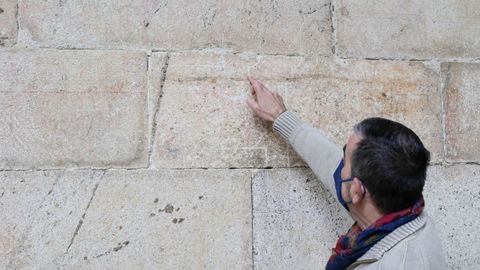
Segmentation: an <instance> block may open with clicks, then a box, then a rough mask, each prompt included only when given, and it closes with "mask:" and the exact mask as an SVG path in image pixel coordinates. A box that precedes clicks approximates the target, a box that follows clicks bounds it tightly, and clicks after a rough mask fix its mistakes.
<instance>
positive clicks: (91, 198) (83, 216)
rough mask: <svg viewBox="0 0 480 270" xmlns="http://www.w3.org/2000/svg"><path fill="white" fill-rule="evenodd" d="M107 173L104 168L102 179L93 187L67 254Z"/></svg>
mask: <svg viewBox="0 0 480 270" xmlns="http://www.w3.org/2000/svg"><path fill="white" fill-rule="evenodd" d="M106 173H107V171H106V170H103V173H102V175H101V176H100V180H98V182H97V183H96V184H95V187H94V188H93V191H92V196H91V197H90V200H89V201H88V204H87V207H85V210H84V211H83V215H82V216H81V217H80V219H79V220H78V224H77V227H76V228H75V231H74V232H73V235H72V238H71V239H70V243H69V244H68V247H67V250H66V251H65V254H67V253H68V251H69V250H70V247H71V246H72V245H73V242H74V240H75V238H76V236H77V234H78V232H79V231H80V228H81V227H82V225H83V222H84V220H85V216H86V215H87V211H88V209H89V208H90V204H91V203H92V201H93V198H94V197H95V194H96V192H97V189H98V186H99V185H100V183H101V182H102V179H103V177H104V176H105V174H106Z"/></svg>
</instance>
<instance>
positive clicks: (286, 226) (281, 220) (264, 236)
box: [252, 169, 353, 269]
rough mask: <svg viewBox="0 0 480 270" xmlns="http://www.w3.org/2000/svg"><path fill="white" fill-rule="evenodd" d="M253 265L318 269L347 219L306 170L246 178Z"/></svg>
mask: <svg viewBox="0 0 480 270" xmlns="http://www.w3.org/2000/svg"><path fill="white" fill-rule="evenodd" d="M252 181H253V182H252V197H253V239H254V248H253V250H254V265H255V269H319V268H322V267H323V266H324V265H326V263H327V260H328V258H329V256H330V254H331V248H333V247H334V246H335V243H336V240H337V238H338V236H339V235H340V234H344V233H345V232H346V231H347V230H348V228H349V227H350V226H351V225H352V223H353V221H352V220H351V218H350V217H349V216H348V214H347V213H346V211H344V210H342V209H341V208H340V207H341V206H340V205H339V204H338V203H337V202H336V200H335V198H334V197H333V196H332V195H331V194H330V193H329V192H328V191H327V190H326V189H325V188H323V186H322V185H321V183H320V181H319V180H318V179H317V178H316V176H315V175H314V174H313V173H312V172H311V171H310V170H309V169H275V170H265V171H260V172H258V173H257V174H255V176H254V177H253V179H252Z"/></svg>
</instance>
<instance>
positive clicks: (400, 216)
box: [326, 197, 425, 270]
mask: <svg viewBox="0 0 480 270" xmlns="http://www.w3.org/2000/svg"><path fill="white" fill-rule="evenodd" d="M424 206H425V202H424V200H423V197H422V198H421V199H420V200H419V201H417V202H416V203H415V204H414V205H413V206H411V207H408V208H406V209H403V210H400V211H398V212H393V213H390V214H387V215H385V216H383V217H381V218H379V219H378V220H377V221H375V222H374V223H373V224H372V225H370V226H369V227H367V228H366V229H365V230H362V229H361V228H360V226H359V225H358V223H357V222H355V223H354V224H353V225H352V227H351V228H350V229H349V230H348V232H347V234H345V235H342V236H340V238H339V239H338V240H337V244H336V246H335V248H333V249H332V255H331V256H330V258H329V260H328V263H327V266H326V270H341V269H342V270H343V269H346V268H347V267H348V266H349V265H350V264H352V263H353V262H355V261H356V260H357V259H358V258H360V257H361V256H362V255H363V254H365V253H366V252H367V251H368V250H369V249H370V248H371V247H372V246H373V245H375V243H377V242H378V241H380V240H381V239H382V238H383V237H385V236H386V235H388V234H389V233H391V232H392V231H394V230H395V229H396V228H398V227H400V226H401V225H403V224H405V223H408V222H410V221H412V220H414V219H415V218H416V217H418V216H419V215H420V214H421V213H422V211H423V208H424Z"/></svg>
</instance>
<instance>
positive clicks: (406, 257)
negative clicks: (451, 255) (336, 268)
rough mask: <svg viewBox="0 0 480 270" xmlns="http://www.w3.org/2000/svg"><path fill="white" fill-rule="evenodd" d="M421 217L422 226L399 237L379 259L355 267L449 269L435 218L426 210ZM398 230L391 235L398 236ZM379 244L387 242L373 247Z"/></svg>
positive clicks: (356, 269) (404, 269)
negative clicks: (434, 221)
mask: <svg viewBox="0 0 480 270" xmlns="http://www.w3.org/2000/svg"><path fill="white" fill-rule="evenodd" d="M419 218H420V219H421V221H422V222H421V226H419V227H418V228H415V230H414V231H412V232H411V233H410V234H409V235H408V236H406V237H404V238H402V239H398V241H396V242H395V243H394V244H393V246H392V247H391V248H389V249H388V250H386V251H385V252H383V254H381V255H380V256H379V257H378V258H377V261H375V262H373V263H370V264H360V265H358V266H357V267H355V268H353V269H355V270H362V269H363V270H372V269H378V270H380V269H389V270H390V269H398V270H406V269H435V270H437V269H438V270H442V269H447V265H446V261H445V256H444V253H443V250H442V245H441V243H440V239H439V237H438V232H437V230H436V228H435V224H434V223H433V220H432V219H431V218H430V217H429V216H428V214H427V213H425V212H424V213H423V214H422V215H420V216H419ZM418 224H420V223H418ZM406 225H407V224H406ZM404 226H405V225H404ZM399 229H400V228H399ZM397 230H398V229H397ZM397 230H395V231H393V232H392V233H391V235H393V236H396V235H395V233H397V234H398V232H396V231H397ZM398 235H400V234H398ZM387 244H388V243H387ZM378 245H380V246H382V245H385V242H383V243H382V241H380V242H378V243H377V244H376V245H375V246H373V247H372V249H374V248H375V247H377V248H378ZM361 259H362V258H360V259H359V260H361Z"/></svg>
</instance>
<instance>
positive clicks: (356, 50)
mask: <svg viewBox="0 0 480 270" xmlns="http://www.w3.org/2000/svg"><path fill="white" fill-rule="evenodd" d="M334 14H335V15H334V16H335V18H336V36H337V49H338V54H339V55H341V56H342V57H361V58H364V57H369V58H396V59H398V58H406V59H411V58H414V59H429V58H448V57H457V58H461V57H466V58H468V57H480V42H479V36H480V2H479V1H477V0H422V1H409V0H401V1H386V0H382V1H368V0H360V1H349V0H337V1H335V13H334Z"/></svg>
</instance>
